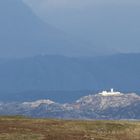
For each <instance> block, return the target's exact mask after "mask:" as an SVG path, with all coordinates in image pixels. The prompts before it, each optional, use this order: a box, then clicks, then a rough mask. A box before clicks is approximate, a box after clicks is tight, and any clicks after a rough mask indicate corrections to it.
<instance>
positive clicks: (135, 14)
mask: <svg viewBox="0 0 140 140" xmlns="http://www.w3.org/2000/svg"><path fill="white" fill-rule="evenodd" d="M24 2H25V3H27V5H29V7H31V9H32V10H33V12H35V14H36V15H38V16H39V17H40V18H41V19H43V20H44V21H46V22H47V23H49V24H51V25H53V26H55V27H56V28H58V29H60V30H62V31H64V32H66V33H69V34H71V35H72V36H74V37H75V38H77V39H81V40H85V41H87V42H88V43H90V44H92V45H94V46H97V47H108V48H110V49H112V48H113V49H116V50H117V51H118V52H124V53H131V52H140V40H139V36H140V18H139V15H140V1H139V0H117V1H116V0H106V1H105V0H86V1H85V0H24Z"/></svg>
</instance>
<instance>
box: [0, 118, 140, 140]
mask: <svg viewBox="0 0 140 140" xmlns="http://www.w3.org/2000/svg"><path fill="white" fill-rule="evenodd" d="M0 124H1V125H0V140H11V139H14V140H25V139H26V140H120V139H121V140H126V139H127V140H139V139H140V135H139V134H140V123H139V122H128V121H61V120H46V119H28V118H21V117H1V118H0Z"/></svg>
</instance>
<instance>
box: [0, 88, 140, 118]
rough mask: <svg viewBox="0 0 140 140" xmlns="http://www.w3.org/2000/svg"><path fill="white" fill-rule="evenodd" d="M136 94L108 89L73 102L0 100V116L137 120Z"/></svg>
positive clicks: (139, 99)
mask: <svg viewBox="0 0 140 140" xmlns="http://www.w3.org/2000/svg"><path fill="white" fill-rule="evenodd" d="M139 105H140V96H139V95H137V94H135V93H127V94H126V93H125V94H124V93H121V92H115V91H113V90H111V91H110V92H107V91H103V92H101V93H98V94H95V95H88V96H84V97H81V98H80V99H79V100H76V101H74V102H73V103H68V102H67V103H64V104H62V103H58V102H55V101H51V100H50V99H40V100H37V101H33V100H32V101H30V102H29V101H26V102H2V101H1V102H0V115H24V116H29V117H34V118H57V119H77V120H79V119H84V120H88V119H91V120H93V119H97V120H100V119H101V120H127V119H128V120H137V119H138V120H139V119H140V108H139Z"/></svg>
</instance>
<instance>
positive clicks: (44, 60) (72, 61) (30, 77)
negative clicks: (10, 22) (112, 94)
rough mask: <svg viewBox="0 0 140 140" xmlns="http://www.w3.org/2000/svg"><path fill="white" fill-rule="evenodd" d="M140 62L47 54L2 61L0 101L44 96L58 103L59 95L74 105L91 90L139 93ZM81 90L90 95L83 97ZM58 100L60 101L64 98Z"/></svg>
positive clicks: (129, 57) (136, 56) (137, 58)
mask: <svg viewBox="0 0 140 140" xmlns="http://www.w3.org/2000/svg"><path fill="white" fill-rule="evenodd" d="M139 61H140V54H118V55H112V56H104V57H91V58H71V57H64V56H57V55H50V56H49V55H44V56H36V57H31V58H24V59H11V60H1V62H0V92H1V94H0V98H1V99H2V100H5V101H6V99H7V98H8V101H13V100H20V99H22V98H24V97H25V101H26V100H30V99H31V100H32V99H34V100H36V99H38V98H45V97H49V98H50V99H53V100H57V99H58V98H59V97H58V96H59V95H60V96H64V97H67V100H66V101H68V102H71V101H73V100H72V99H74V100H75V99H77V98H80V97H81V96H84V95H87V94H88V93H89V92H90V91H94V92H95V93H97V91H98V90H103V89H109V88H110V87H114V88H115V89H120V90H121V91H125V92H129V91H134V92H137V93H140V89H139V83H140V63H139ZM41 91H44V92H43V93H41ZM47 91H50V92H49V93H48V92H47ZM51 91H52V94H51ZM53 91H58V92H56V93H55V92H53ZM61 91H62V92H63V94H61ZM65 91H69V92H66V93H65ZM75 91H81V92H75ZM82 91H88V92H84V94H81V93H82ZM71 93H72V94H71ZM36 96H37V97H36ZM57 97H58V98H57ZM73 97H74V98H73ZM57 101H58V102H61V99H60V98H59V100H57Z"/></svg>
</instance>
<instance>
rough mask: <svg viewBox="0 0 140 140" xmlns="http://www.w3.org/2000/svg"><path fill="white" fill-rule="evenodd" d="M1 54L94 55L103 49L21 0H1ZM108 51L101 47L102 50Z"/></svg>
mask: <svg viewBox="0 0 140 140" xmlns="http://www.w3.org/2000/svg"><path fill="white" fill-rule="evenodd" d="M0 20H1V22H0V31H1V32H0V56H1V57H6V58H7V57H10V58H11V57H12V58H15V57H27V56H28V57H31V56H35V55H44V54H53V55H66V56H89V54H90V56H92V55H97V54H98V53H99V52H101V50H98V48H94V46H92V45H90V44H88V43H86V42H84V41H83V42H82V41H79V40H78V39H76V38H75V37H73V36H71V35H69V34H67V33H66V32H63V31H61V30H59V29H57V28H56V27H54V26H52V25H50V24H48V23H46V22H44V21H43V20H41V19H40V18H39V17H37V16H36V15H35V14H34V13H33V12H32V10H31V9H30V8H29V7H28V6H27V5H26V4H25V3H23V1H22V0H12V1H11V0H6V1H5V0H1V1H0ZM105 52H107V51H106V50H105V49H102V53H105Z"/></svg>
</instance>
